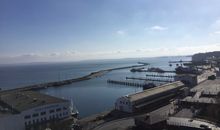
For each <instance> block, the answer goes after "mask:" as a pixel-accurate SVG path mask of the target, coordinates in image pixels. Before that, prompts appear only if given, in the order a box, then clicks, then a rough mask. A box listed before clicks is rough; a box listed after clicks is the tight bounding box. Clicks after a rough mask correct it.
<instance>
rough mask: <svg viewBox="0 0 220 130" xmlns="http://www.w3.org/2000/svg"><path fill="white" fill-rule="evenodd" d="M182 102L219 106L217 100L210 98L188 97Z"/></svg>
mask: <svg viewBox="0 0 220 130" xmlns="http://www.w3.org/2000/svg"><path fill="white" fill-rule="evenodd" d="M182 101H183V102H191V103H205V104H217V103H218V102H217V101H216V99H215V98H208V97H199V98H194V97H190V96H188V97H186V98H184V99H183V100H182Z"/></svg>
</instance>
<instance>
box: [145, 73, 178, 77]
mask: <svg viewBox="0 0 220 130" xmlns="http://www.w3.org/2000/svg"><path fill="white" fill-rule="evenodd" d="M146 76H147V77H165V78H174V77H175V75H161V74H146Z"/></svg>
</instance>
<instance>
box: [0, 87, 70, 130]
mask: <svg viewBox="0 0 220 130" xmlns="http://www.w3.org/2000/svg"><path fill="white" fill-rule="evenodd" d="M70 115H71V113H70V102H69V101H68V100H64V99H60V98H56V97H52V96H49V95H45V94H41V93H39V92H33V91H22V92H7V93H1V95H0V130H24V129H27V128H30V127H31V126H33V125H36V124H37V125H40V124H43V123H46V122H49V121H52V120H60V119H64V118H68V117H69V116H70ZM12 123H13V124H12Z"/></svg>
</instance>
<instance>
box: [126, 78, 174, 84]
mask: <svg viewBox="0 0 220 130" xmlns="http://www.w3.org/2000/svg"><path fill="white" fill-rule="evenodd" d="M126 79H133V80H145V81H156V82H168V83H171V82H173V81H174V80H173V79H166V80H164V79H154V78H135V77H126Z"/></svg>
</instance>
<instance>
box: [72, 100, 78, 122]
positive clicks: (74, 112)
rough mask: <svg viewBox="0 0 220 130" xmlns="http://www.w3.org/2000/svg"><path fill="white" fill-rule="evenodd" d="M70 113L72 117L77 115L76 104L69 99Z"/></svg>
mask: <svg viewBox="0 0 220 130" xmlns="http://www.w3.org/2000/svg"><path fill="white" fill-rule="evenodd" d="M70 114H71V116H72V117H75V118H77V117H78V115H79V111H78V110H77V108H76V106H75V105H74V104H73V101H72V100H71V105H70Z"/></svg>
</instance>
